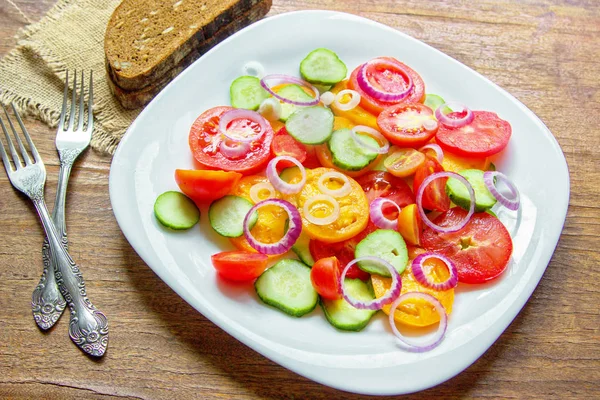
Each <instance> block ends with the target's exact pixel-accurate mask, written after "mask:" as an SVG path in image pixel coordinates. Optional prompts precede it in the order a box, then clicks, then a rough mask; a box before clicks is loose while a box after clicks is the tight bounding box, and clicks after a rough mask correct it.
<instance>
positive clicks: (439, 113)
mask: <svg viewBox="0 0 600 400" xmlns="http://www.w3.org/2000/svg"><path fill="white" fill-rule="evenodd" d="M446 109H449V110H452V112H450V113H448V114H444V110H446ZM456 109H460V111H454V110H456ZM462 112H464V113H465V116H464V117H462V118H454V117H450V115H453V114H454V113H462ZM435 117H436V118H437V120H438V121H440V123H442V124H443V125H446V126H447V127H448V128H461V127H463V126H465V125H469V124H470V123H471V122H473V118H475V115H474V114H473V111H471V110H470V109H469V108H467V106H465V105H464V104H461V103H458V102H455V101H450V102H448V103H444V104H442V105H441V106H439V107H438V108H436V109H435Z"/></svg>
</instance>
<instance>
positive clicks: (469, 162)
mask: <svg viewBox="0 0 600 400" xmlns="http://www.w3.org/2000/svg"><path fill="white" fill-rule="evenodd" d="M442 167H444V171H452V172H460V171H462V170H463V169H480V170H482V171H486V170H487V169H488V168H489V167H490V158H489V157H485V158H468V157H460V156H456V155H454V154H451V153H449V152H447V151H445V152H444V160H443V161H442Z"/></svg>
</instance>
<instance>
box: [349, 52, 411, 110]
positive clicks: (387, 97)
mask: <svg viewBox="0 0 600 400" xmlns="http://www.w3.org/2000/svg"><path fill="white" fill-rule="evenodd" d="M371 66H375V67H379V66H391V67H392V68H394V69H396V70H400V71H401V73H402V75H404V77H405V78H407V79H408V83H407V85H406V88H405V89H404V90H401V91H400V92H386V91H383V90H381V89H379V88H376V87H375V86H373V84H371V81H369V77H368V76H367V69H368V67H371ZM356 78H357V82H358V86H360V88H361V89H362V90H363V91H364V92H365V93H366V94H367V95H369V96H370V97H372V98H374V99H376V100H379V101H385V102H398V101H400V100H402V99H403V98H405V97H406V96H408V94H409V93H410V92H411V91H412V89H413V86H414V83H413V80H412V77H411V76H410V74H409V73H408V71H406V70H405V69H404V68H403V67H402V66H401V65H399V64H396V63H394V62H392V61H389V60H385V59H382V58H375V59H373V60H371V61H369V62H366V63H364V64H363V65H362V66H361V67H360V69H359V70H358V75H357V76H356Z"/></svg>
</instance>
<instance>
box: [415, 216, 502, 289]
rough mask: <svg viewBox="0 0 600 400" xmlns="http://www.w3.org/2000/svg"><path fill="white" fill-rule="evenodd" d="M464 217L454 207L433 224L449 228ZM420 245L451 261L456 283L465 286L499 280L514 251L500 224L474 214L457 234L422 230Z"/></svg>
mask: <svg viewBox="0 0 600 400" xmlns="http://www.w3.org/2000/svg"><path fill="white" fill-rule="evenodd" d="M466 215H467V211H465V210H463V209H462V208H460V207H454V208H452V209H450V210H449V211H447V212H445V213H444V214H442V215H440V216H438V217H437V218H436V219H435V220H434V223H436V224H438V225H440V226H452V225H456V224H457V223H458V222H459V221H460V220H462V219H463V218H464V217H465V216H466ZM421 245H422V246H423V247H424V248H425V249H427V250H429V251H433V252H436V253H439V254H442V255H444V256H446V257H448V258H449V259H450V260H452V261H453V262H454V264H456V269H457V270H458V280H459V281H460V282H464V283H483V282H486V281H489V280H490V279H494V278H496V277H498V276H499V275H500V274H502V272H504V270H505V269H506V266H507V265H508V261H509V259H510V256H511V254H512V249H513V244H512V239H511V238H510V234H509V233H508V231H507V230H506V228H505V227H504V225H503V224H502V222H500V221H499V220H498V218H496V217H494V216H492V215H490V214H488V213H485V212H482V213H475V214H473V217H472V218H471V220H470V221H469V222H468V223H467V225H466V226H465V227H464V228H463V229H461V230H459V231H458V232H453V233H441V232H438V231H435V230H433V229H431V228H429V227H425V229H424V230H423V234H422V235H421Z"/></svg>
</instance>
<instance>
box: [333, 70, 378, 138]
mask: <svg viewBox="0 0 600 400" xmlns="http://www.w3.org/2000/svg"><path fill="white" fill-rule="evenodd" d="M347 82H348V81H341V82H340V83H338V84H336V85H335V86H334V87H332V88H331V90H330V92H331V93H333V94H334V95H335V94H338V93H339V92H340V91H342V90H345V89H348V86H347ZM330 107H331V111H333V113H334V114H335V115H337V116H339V117H344V118H347V119H349V120H350V121H352V122H353V123H354V125H365V126H369V127H371V128H373V129H377V130H379V126H378V125H377V117H376V116H375V115H373V114H371V113H370V112H368V111H367V110H365V109H364V108H362V107H361V106H360V105H358V106H356V107H354V108H353V109H352V110H348V111H344V110H340V109H339V108H337V107H336V106H335V103H331V106H330Z"/></svg>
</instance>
